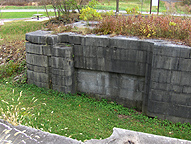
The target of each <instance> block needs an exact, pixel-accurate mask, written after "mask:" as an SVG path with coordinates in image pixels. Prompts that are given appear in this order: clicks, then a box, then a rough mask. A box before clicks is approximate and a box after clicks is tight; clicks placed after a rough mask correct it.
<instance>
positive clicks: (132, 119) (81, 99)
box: [0, 79, 191, 141]
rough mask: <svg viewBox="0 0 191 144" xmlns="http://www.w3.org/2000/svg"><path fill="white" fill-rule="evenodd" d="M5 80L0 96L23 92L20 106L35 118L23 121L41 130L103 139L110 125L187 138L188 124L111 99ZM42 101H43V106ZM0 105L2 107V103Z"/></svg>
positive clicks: (189, 126)
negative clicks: (150, 113)
mask: <svg viewBox="0 0 191 144" xmlns="http://www.w3.org/2000/svg"><path fill="white" fill-rule="evenodd" d="M7 81H8V80H6V79H4V80H1V82H0V99H1V100H5V101H8V102H9V103H10V104H11V102H12V100H11V99H12V98H14V99H17V98H18V96H19V93H20V91H23V93H22V95H23V96H22V97H21V99H20V101H21V102H22V103H23V105H22V107H26V108H27V107H34V110H32V111H31V113H33V114H35V117H36V118H34V117H33V118H32V117H31V119H30V118H28V121H24V122H23V124H25V123H26V125H32V126H33V127H36V128H38V129H41V130H44V131H48V132H51V133H56V134H59V135H63V136H67V137H71V138H74V139H78V140H82V141H84V140H86V139H93V138H94V139H100V138H102V139H104V138H107V137H109V136H110V135H111V134H112V129H113V127H118V128H123V129H129V130H135V131H140V132H146V133H151V134H157V135H163V136H169V137H175V138H180V139H187V140H191V137H190V134H191V125H190V124H180V123H172V122H170V121H167V120H165V121H161V120H158V119H156V118H154V119H152V118H148V117H147V116H144V115H143V114H141V113H138V112H136V111H135V110H132V109H128V108H124V107H122V106H121V105H117V104H116V103H114V102H112V103H111V102H108V101H107V100H104V99H103V100H101V101H97V100H95V99H94V98H91V97H89V96H87V95H84V94H81V95H79V94H75V95H71V94H63V93H59V92H56V91H53V90H46V89H43V88H38V87H36V86H33V85H27V84H25V85H15V86H14V85H12V84H9V82H8V83H6V82H7ZM13 89H14V94H13V93H12V91H13ZM34 97H35V98H36V99H38V100H37V102H36V103H35V104H34V103H31V101H32V99H33V98H34ZM42 103H46V106H44V105H41V104H42ZM0 104H1V106H2V107H6V104H4V103H2V102H0ZM39 106H40V107H39ZM35 119H36V120H35ZM29 122H30V124H29Z"/></svg>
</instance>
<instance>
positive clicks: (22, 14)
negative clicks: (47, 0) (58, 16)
mask: <svg viewBox="0 0 191 144" xmlns="http://www.w3.org/2000/svg"><path fill="white" fill-rule="evenodd" d="M33 14H37V12H3V13H1V14H0V19H11V18H31V17H33ZM38 14H43V16H47V14H46V12H38ZM49 15H50V16H54V13H53V12H49Z"/></svg>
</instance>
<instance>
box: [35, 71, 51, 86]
mask: <svg viewBox="0 0 191 144" xmlns="http://www.w3.org/2000/svg"><path fill="white" fill-rule="evenodd" d="M33 73H34V80H35V81H36V82H40V83H47V84H48V83H49V78H48V74H45V73H37V72H33Z"/></svg>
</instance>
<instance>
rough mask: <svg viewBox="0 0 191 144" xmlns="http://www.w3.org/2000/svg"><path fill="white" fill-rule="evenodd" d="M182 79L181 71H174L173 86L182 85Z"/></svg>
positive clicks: (172, 76)
mask: <svg viewBox="0 0 191 144" xmlns="http://www.w3.org/2000/svg"><path fill="white" fill-rule="evenodd" d="M181 78H182V72H181V71H172V75H171V83H172V84H180V81H181Z"/></svg>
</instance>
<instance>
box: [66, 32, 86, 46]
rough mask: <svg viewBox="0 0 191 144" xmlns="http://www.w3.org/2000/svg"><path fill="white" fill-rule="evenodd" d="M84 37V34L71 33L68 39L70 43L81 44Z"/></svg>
mask: <svg viewBox="0 0 191 144" xmlns="http://www.w3.org/2000/svg"><path fill="white" fill-rule="evenodd" d="M83 38H84V36H83V35H80V34H70V35H69V37H68V40H69V43H70V44H75V45H81V43H82V39H83Z"/></svg>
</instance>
